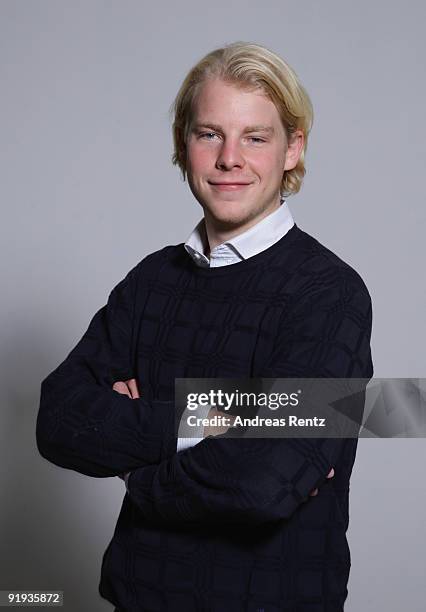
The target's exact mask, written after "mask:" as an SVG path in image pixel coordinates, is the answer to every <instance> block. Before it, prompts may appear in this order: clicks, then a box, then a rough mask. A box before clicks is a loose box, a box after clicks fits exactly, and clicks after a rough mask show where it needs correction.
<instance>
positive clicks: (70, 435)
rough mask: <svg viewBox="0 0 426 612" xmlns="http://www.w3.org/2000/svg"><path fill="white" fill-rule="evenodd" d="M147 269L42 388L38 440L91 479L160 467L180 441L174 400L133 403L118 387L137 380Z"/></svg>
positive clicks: (131, 279) (116, 293) (123, 286)
mask: <svg viewBox="0 0 426 612" xmlns="http://www.w3.org/2000/svg"><path fill="white" fill-rule="evenodd" d="M139 270H140V264H138V265H137V266H135V267H134V268H133V269H132V270H131V271H130V272H129V273H128V274H127V276H126V277H125V278H124V279H123V280H122V281H121V282H120V283H118V285H117V286H116V287H114V289H113V290H112V291H111V293H110V295H109V298H108V302H107V304H106V305H105V306H103V307H102V308H101V309H100V310H99V311H98V312H97V313H96V314H95V315H94V316H93V318H92V320H91V322H90V324H89V327H88V329H87V331H86V332H85V334H84V335H83V337H82V338H81V340H80V341H79V342H78V344H77V345H76V346H75V347H74V349H73V350H72V351H71V352H70V353H69V355H68V356H67V357H66V359H65V360H64V361H63V362H62V363H61V364H60V365H59V366H58V367H57V368H56V369H55V370H54V371H53V372H51V373H50V374H49V375H48V376H47V377H46V378H45V379H44V380H43V381H42V383H41V394H40V406H39V411H38V415H37V423H36V441H37V447H38V450H39V452H40V454H41V455H42V456H43V457H44V458H45V459H48V460H49V461H51V462H52V463H54V464H56V465H58V466H60V467H64V468H69V469H72V470H76V471H77V472H81V473H82V474H86V475H88V476H98V477H106V476H116V475H118V474H122V473H124V472H128V471H130V470H132V469H134V468H136V467H139V466H141V465H148V464H151V463H159V462H160V461H161V459H162V458H163V457H164V456H166V454H167V452H168V451H167V450H166V449H167V448H168V446H169V445H170V443H171V442H173V437H174V420H175V415H174V407H173V404H172V403H171V402H168V401H167V402H165V401H160V400H157V401H152V402H150V401H148V399H147V398H143V397H141V398H140V399H131V398H129V397H128V396H126V395H123V394H120V393H118V392H116V391H114V390H113V389H112V386H113V384H114V382H116V381H117V380H127V379H129V378H133V377H134V375H135V374H134V369H133V359H132V346H133V325H134V311H135V304H136V292H137V278H138V274H139Z"/></svg>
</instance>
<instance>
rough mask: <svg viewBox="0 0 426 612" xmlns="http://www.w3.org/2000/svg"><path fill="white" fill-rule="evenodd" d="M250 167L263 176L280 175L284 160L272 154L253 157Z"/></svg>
mask: <svg viewBox="0 0 426 612" xmlns="http://www.w3.org/2000/svg"><path fill="white" fill-rule="evenodd" d="M251 165H252V167H253V168H255V169H256V170H257V171H258V172H259V174H261V175H263V176H275V175H280V174H282V172H283V171H284V159H283V158H282V155H281V156H279V155H277V154H274V153H265V154H262V155H258V156H253V157H252V159H251Z"/></svg>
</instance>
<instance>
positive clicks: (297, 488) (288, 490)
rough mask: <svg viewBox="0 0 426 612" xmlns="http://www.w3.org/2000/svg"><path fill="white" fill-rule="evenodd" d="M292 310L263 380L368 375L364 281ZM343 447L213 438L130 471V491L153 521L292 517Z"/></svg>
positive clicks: (328, 442) (335, 442) (327, 441)
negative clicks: (155, 462) (152, 463)
mask: <svg viewBox="0 0 426 612" xmlns="http://www.w3.org/2000/svg"><path fill="white" fill-rule="evenodd" d="M358 278H359V277H358ZM311 293H312V292H311ZM291 310H292V313H291V316H286V317H283V319H282V322H281V324H280V327H279V332H278V335H277V338H276V341H275V345H274V348H273V350H272V353H271V356H270V358H269V359H268V362H267V363H265V364H264V368H263V370H262V372H261V374H260V377H263V378H267V377H283V378H284V377H289V378H295V377H296V378H297V377H302V378H321V377H330V378H350V377H354V378H371V376H372V375H373V370H372V362H371V352H370V335H371V300H370V296H369V293H368V291H367V289H366V287H365V285H364V284H363V282H362V281H360V282H359V281H358V282H356V283H355V285H353V284H352V286H350V285H348V284H347V283H346V282H338V283H337V286H331V287H330V286H326V287H324V289H323V290H320V291H316V292H315V294H313V295H311V297H310V298H309V299H307V298H305V299H304V300H301V301H300V302H299V300H298V303H297V304H296V305H295V307H294V308H292V309H291ZM344 442H345V440H344V439H332V438H323V439H314V438H306V439H300V438H298V439H291V438H283V439H278V438H270V439H268V438H251V439H248V438H238V439H237V438H230V437H228V438H227V437H226V434H222V435H221V436H216V437H208V438H206V439H205V440H203V441H202V442H201V443H199V444H197V445H196V446H194V447H192V448H189V449H186V450H184V451H182V452H179V453H177V454H175V455H174V456H172V457H170V458H167V459H165V460H163V461H162V462H161V463H160V464H159V465H155V466H147V467H142V468H140V469H137V470H135V471H134V472H132V474H131V475H130V477H129V481H128V491H129V495H130V498H131V500H132V501H133V503H134V504H135V505H136V506H137V507H138V508H139V510H140V512H141V513H142V515H143V516H145V517H146V518H147V519H149V520H151V521H153V522H160V523H167V524H170V523H197V522H201V523H208V522H214V521H217V520H218V519H219V517H220V521H221V523H247V524H257V523H263V522H268V521H273V520H279V519H287V518H289V517H290V516H291V515H292V513H293V512H294V511H295V510H296V509H297V508H298V506H299V505H300V504H301V502H303V501H305V500H306V499H307V498H308V495H309V493H310V492H311V491H312V490H313V489H314V488H316V487H318V486H320V485H321V484H322V483H323V482H325V480H326V476H327V474H328V473H329V471H330V469H331V468H332V467H335V466H336V463H337V461H338V458H339V455H340V453H341V451H342V448H343V444H344Z"/></svg>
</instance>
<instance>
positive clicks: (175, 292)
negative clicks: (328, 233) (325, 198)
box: [37, 43, 373, 612]
mask: <svg viewBox="0 0 426 612" xmlns="http://www.w3.org/2000/svg"><path fill="white" fill-rule="evenodd" d="M174 115H175V118H174V125H173V134H174V146H175V152H174V157H173V161H174V163H176V164H178V165H179V167H180V169H181V171H182V174H183V177H184V178H186V177H187V178H188V183H189V186H190V188H191V191H192V193H193V194H194V196H195V198H196V199H197V201H198V202H199V203H200V205H201V206H202V208H203V210H204V218H203V219H202V220H201V221H200V223H199V224H198V225H197V226H196V228H195V229H194V231H193V232H192V233H191V235H190V236H189V238H188V240H187V241H186V243H184V244H183V243H180V244H177V245H170V246H166V247H164V248H163V249H161V250H159V251H157V252H155V253H151V254H150V255H148V256H147V257H145V259H143V260H142V261H141V262H139V263H138V264H137V265H136V266H135V267H134V268H133V269H132V270H131V271H130V272H129V273H128V274H127V276H126V277H125V278H124V279H123V280H122V281H121V282H120V283H119V284H118V285H117V286H116V287H115V288H114V289H113V290H112V292H111V294H110V296H109V299H108V303H107V304H106V306H104V307H103V308H102V309H101V310H99V311H98V312H97V313H96V315H95V316H94V317H93V319H92V321H91V323H90V325H89V328H88V330H87V331H86V333H85V334H84V336H83V338H82V339H81V340H80V342H79V343H78V344H77V346H76V347H75V348H74V349H73V350H72V351H71V353H70V354H69V355H68V357H67V358H66V359H65V361H64V362H63V363H62V364H60V365H59V366H58V368H56V370H54V371H53V372H52V373H51V374H50V375H49V376H48V377H47V378H46V379H45V380H44V381H43V382H42V389H41V401H40V410H39V415H38V420H37V444H38V448H39V450H40V453H41V454H42V455H43V456H44V457H45V458H47V459H49V460H50V461H52V462H53V463H55V464H57V465H59V466H62V467H66V468H69V469H74V470H77V471H79V472H81V473H83V474H87V475H89V476H97V477H107V476H122V477H124V478H125V480H126V487H127V494H126V495H125V497H124V501H123V505H122V508H121V512H120V516H119V518H118V522H117V526H116V529H115V532H114V537H113V538H112V540H111V542H110V544H109V546H108V548H107V550H106V552H105V554H104V558H103V563H102V571H101V582H100V585H99V590H100V594H101V595H102V596H103V597H105V598H106V599H108V600H109V601H110V602H111V603H113V604H114V605H115V606H117V610H120V611H124V610H125V611H127V612H140V611H148V610H172V611H174V610H176V611H180V610H185V611H191V610H194V611H207V610H208V611H211V612H216V611H217V612H219V611H220V612H228V611H229V612H231V611H232V612H237V611H240V610H241V611H242V610H247V611H249V610H250V611H257V612H260V611H262V610H263V611H264V612H275V611H278V610H287V611H290V610H291V611H297V612H308V611H309V612H338V611H341V610H343V606H344V601H345V599H346V597H347V581H348V576H349V568H350V554H349V548H348V545H347V540H346V530H347V527H348V490H349V478H350V475H351V471H352V466H353V463H354V459H355V452H356V443H357V440H356V439H340V440H339V439H325V438H324V439H303V440H302V439H290V438H286V439H267V438H265V439H243V438H240V439H234V438H230V437H226V435H225V436H219V437H214V436H211V435H210V436H209V435H208V434H209V430H207V431H204V430H201V431H200V432H199V433H200V435H199V438H198V439H197V438H191V439H179V440H176V437H175V419H177V418H178V416H176V415H175V403H174V382H175V378H185V377H194V378H216V377H222V378H258V377H259V378H262V377H264V378H268V377H271V378H273V377H293V378H296V377H303V378H308V377H311V378H322V377H331V378H349V377H358V378H371V376H372V375H373V368H372V362H371V351H370V335H371V316H372V314H371V300H370V296H369V293H368V290H367V288H366V287H365V284H364V283H363V281H362V279H361V278H360V276H359V275H358V274H357V273H356V272H355V271H354V270H353V269H352V268H351V267H350V266H349V265H348V264H346V263H345V262H343V261H342V260H341V259H340V258H338V257H337V256H336V255H334V254H333V253H332V252H331V251H329V250H328V249H327V248H326V247H324V246H323V245H322V244H321V243H319V242H318V241H317V240H316V239H315V238H313V237H312V236H310V235H309V234H307V233H306V232H304V231H302V230H301V229H300V228H299V227H298V226H297V225H296V224H295V223H294V221H293V219H292V216H291V213H290V210H289V208H288V205H287V203H286V201H285V199H284V196H286V195H289V194H292V193H297V191H298V190H299V189H300V186H301V183H302V179H303V176H304V174H305V167H304V154H305V151H306V146H307V138H308V134H309V131H310V128H311V123H312V107H311V103H310V100H309V97H308V95H307V93H306V91H305V90H304V88H303V87H302V85H301V84H300V82H299V80H298V78H297V76H296V75H295V73H294V72H293V71H292V69H291V68H290V67H289V66H288V65H287V64H286V63H285V62H284V61H283V60H282V59H281V58H279V57H278V56H277V55H276V54H274V53H272V52H271V51H269V50H268V49H265V48H264V47H261V46H259V45H254V44H247V43H234V44H232V45H228V46H227V47H224V48H222V49H216V50H215V51H213V52H212V53H210V54H208V55H207V56H206V57H205V58H203V59H202V60H200V62H198V64H197V65H196V66H194V68H193V69H192V70H191V71H190V73H189V74H188V76H187V77H186V79H185V80H184V82H183V84H182V87H181V88H180V91H179V92H178V95H177V98H176V100H175V103H174ZM214 413H215V409H214V408H211V409H210V411H209V414H210V415H212V414H214ZM124 474H125V476H124ZM318 490H319V493H318ZM317 493H318V494H317Z"/></svg>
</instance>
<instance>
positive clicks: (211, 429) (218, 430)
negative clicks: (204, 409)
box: [204, 408, 236, 438]
mask: <svg viewBox="0 0 426 612" xmlns="http://www.w3.org/2000/svg"><path fill="white" fill-rule="evenodd" d="M215 416H219V417H226V419H227V421H228V422H229V425H216V426H214V425H205V426H204V438H207V436H217V435H218V434H222V433H226V432H227V431H228V429H229V428H230V427H232V426H233V425H234V422H235V419H236V416H235V415H232V414H226V413H225V412H220V411H219V410H217V409H216V408H210V410H209V413H208V415H207V418H208V419H211V418H213V417H215Z"/></svg>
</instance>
